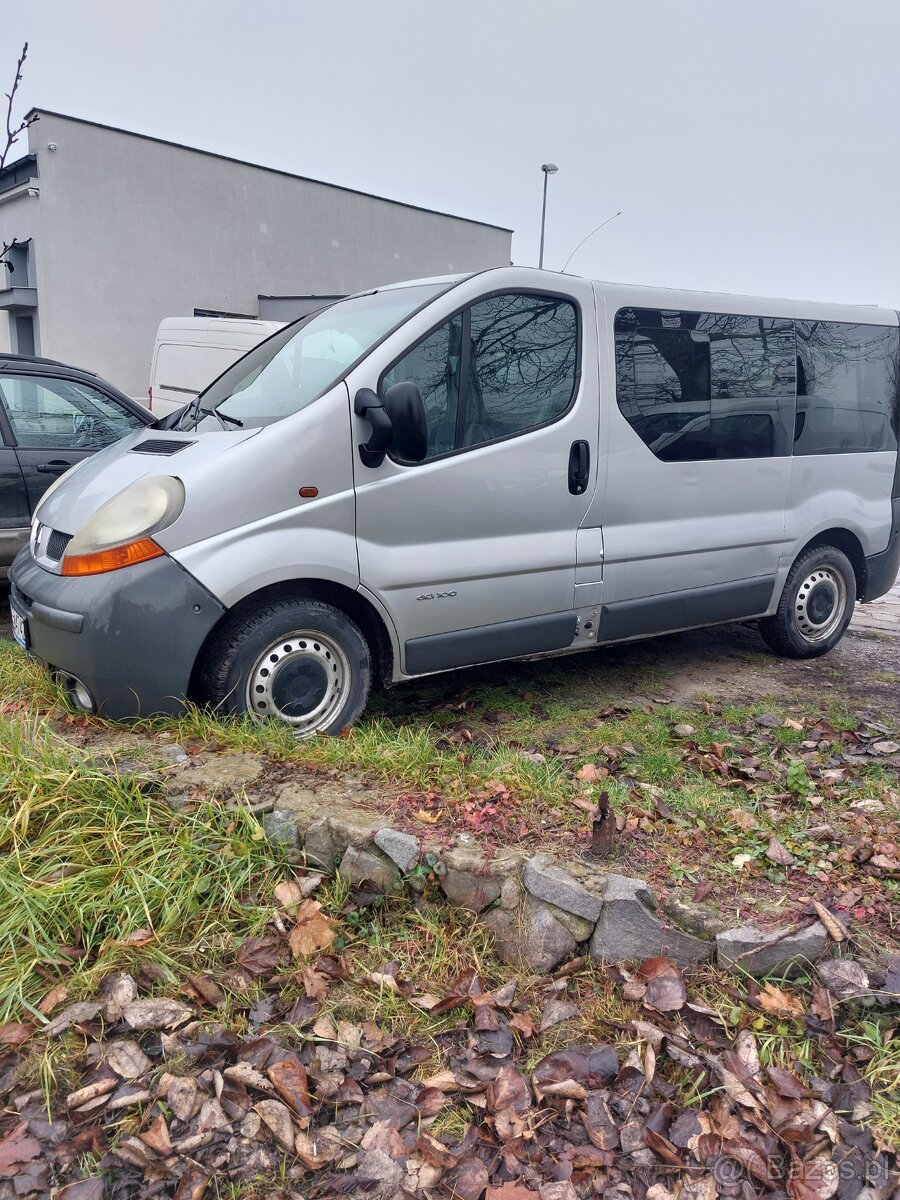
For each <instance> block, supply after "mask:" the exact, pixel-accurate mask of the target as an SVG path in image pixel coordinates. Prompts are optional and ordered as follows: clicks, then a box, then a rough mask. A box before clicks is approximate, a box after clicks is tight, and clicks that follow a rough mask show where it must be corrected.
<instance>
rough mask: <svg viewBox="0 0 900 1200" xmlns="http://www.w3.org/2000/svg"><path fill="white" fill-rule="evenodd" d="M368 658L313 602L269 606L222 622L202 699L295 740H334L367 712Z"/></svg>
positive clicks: (345, 626)
mask: <svg viewBox="0 0 900 1200" xmlns="http://www.w3.org/2000/svg"><path fill="white" fill-rule="evenodd" d="M371 685H372V657H371V654H370V653H369V647H368V645H367V643H366V640H365V638H364V637H363V635H362V633H361V632H360V630H359V628H358V626H357V625H356V624H355V623H354V622H353V621H351V620H350V618H349V617H348V616H347V615H346V614H345V613H343V612H341V611H340V609H338V608H335V607H333V606H332V605H331V604H325V603H323V602H322V601H319V600H312V599H309V600H288V599H286V600H271V601H269V602H267V603H264V604H261V605H259V607H257V608H253V609H251V610H249V611H246V612H243V613H240V614H239V615H238V616H236V617H234V618H232V619H228V620H226V622H225V624H224V625H223V627H222V629H221V630H220V632H219V633H218V634H217V636H216V637H215V639H214V641H213V643H212V644H211V645H210V647H209V650H208V652H207V655H206V659H205V662H204V665H203V670H202V674H201V687H202V689H203V694H204V696H205V698H206V699H207V700H208V701H209V703H210V704H212V705H214V706H215V707H216V708H218V709H219V710H220V711H221V712H225V713H229V714H231V715H234V716H249V717H250V718H251V719H252V720H254V721H257V722H263V721H283V722H284V723H285V724H286V725H288V726H290V728H291V729H292V730H293V732H294V733H295V735H296V736H297V737H307V736H309V735H311V734H315V733H329V734H339V733H340V732H341V731H342V730H343V729H345V728H346V727H347V726H348V725H351V724H352V723H353V722H354V721H355V720H356V718H357V717H358V716H359V715H360V713H361V712H362V711H363V709H364V708H365V706H366V700H367V699H368V696H369V689H370V687H371Z"/></svg>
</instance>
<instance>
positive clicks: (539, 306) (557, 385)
mask: <svg viewBox="0 0 900 1200" xmlns="http://www.w3.org/2000/svg"><path fill="white" fill-rule="evenodd" d="M577 378H578V316H577V313H576V310H575V305H574V304H573V303H572V302H571V301H569V300H564V299H562V298H561V297H559V296H552V295H549V294H538V293H523V292H504V293H502V294H500V295H497V296H489V297H487V298H485V299H484V300H479V301H478V302H477V303H476V304H473V305H472V306H471V308H468V309H466V310H465V311H464V312H462V313H459V314H457V316H455V317H453V318H452V319H451V320H450V321H448V322H446V324H444V325H441V326H440V328H438V329H435V330H433V332H432V333H430V334H429V335H428V336H427V337H426V338H424V339H423V340H422V341H421V342H419V343H418V345H416V346H414V347H413V348H412V349H411V350H409V351H408V352H407V353H406V354H405V355H404V356H403V357H402V358H401V359H399V360H398V361H397V362H396V363H394V365H393V366H392V367H391V368H390V369H389V370H388V371H387V372H386V373H385V374H384V375H383V376H382V379H381V394H382V395H384V393H385V391H386V390H387V389H388V388H389V387H391V386H392V385H393V384H395V383H414V384H415V385H416V386H417V387H418V389H419V392H420V394H421V396H422V402H423V404H424V406H425V415H426V419H427V424H428V454H427V458H429V459H430V458H437V457H439V456H440V455H443V454H449V453H452V452H453V451H456V450H463V449H469V448H472V447H474V446H480V445H483V444H484V443H485V442H493V441H497V440H498V439H500V438H506V437H510V436H511V435H513V434H517V433H524V432H526V431H527V430H529V429H533V428H535V427H536V426H538V425H544V424H547V423H548V422H550V421H553V420H555V419H556V418H557V417H559V416H561V415H562V414H563V413H564V412H565V411H566V409H567V408H568V407H569V405H570V404H571V402H572V397H573V396H574V394H575V386H576V382H577Z"/></svg>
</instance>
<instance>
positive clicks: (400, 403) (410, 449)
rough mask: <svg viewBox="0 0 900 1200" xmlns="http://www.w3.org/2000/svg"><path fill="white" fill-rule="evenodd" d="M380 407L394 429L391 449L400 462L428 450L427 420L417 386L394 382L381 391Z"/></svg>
mask: <svg viewBox="0 0 900 1200" xmlns="http://www.w3.org/2000/svg"><path fill="white" fill-rule="evenodd" d="M384 407H385V409H386V410H387V415H388V417H389V419H390V423H391V425H392V426H393V430H394V436H393V439H392V441H391V449H392V450H393V451H394V453H395V454H396V455H397V457H398V458H400V459H402V460H403V461H404V462H409V463H417V462H421V461H422V459H423V458H425V457H426V456H427V454H428V421H427V419H426V417H425V405H424V404H423V403H422V396H421V394H420V392H419V389H418V388H417V387H416V385H415V384H414V383H395V384H394V385H393V386H392V387H389V388H388V390H387V391H386V392H385V394H384Z"/></svg>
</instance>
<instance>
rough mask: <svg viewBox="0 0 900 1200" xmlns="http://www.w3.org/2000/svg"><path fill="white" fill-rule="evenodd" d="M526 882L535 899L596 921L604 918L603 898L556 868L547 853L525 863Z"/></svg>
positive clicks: (564, 871)
mask: <svg viewBox="0 0 900 1200" xmlns="http://www.w3.org/2000/svg"><path fill="white" fill-rule="evenodd" d="M524 883H525V887H526V888H527V889H528V891H529V892H531V894H532V896H537V898H538V899H539V900H546V901H547V903H548V904H553V905H555V907H556V908H561V909H563V911H564V912H568V913H573V914H574V915H575V916H576V917H584V919H585V920H587V921H592V922H593V921H596V920H597V918H598V917H599V916H600V909H601V908H602V907H603V901H602V900H601V899H600V897H599V896H596V895H594V893H593V892H589V891H588V890H587V888H586V887H583V886H582V885H581V884H580V883H579V882H578V881H577V879H574V878H573V877H572V876H571V875H570V874H569V872H568V871H566V870H564V869H563V868H562V867H558V866H555V865H554V864H553V863H551V862H550V860H549V859H548V858H547V857H546V856H545V855H543V854H536V855H535V856H534V858H531V859H529V860H528V862H527V863H526V864H525V877H524Z"/></svg>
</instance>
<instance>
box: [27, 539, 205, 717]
mask: <svg viewBox="0 0 900 1200" xmlns="http://www.w3.org/2000/svg"><path fill="white" fill-rule="evenodd" d="M9 578H10V582H11V585H12V587H11V601H12V603H13V605H14V606H15V607H16V608H17V609H18V610H19V611H20V612H21V613H23V614H24V615H25V616H27V618H28V636H29V649H30V650H31V652H32V653H33V654H34V655H35V656H36V657H37V658H39V659H41V660H42V661H43V662H44V663H46V664H47V666H48V667H49V668H50V669H52V670H56V671H60V672H62V673H63V674H65V675H72V676H75V677H76V678H77V679H80V680H81V681H82V682H83V683H84V684H85V685H86V686H87V688H88V689H89V691H90V692H91V695H92V696H93V699H94V702H95V704H96V709H97V712H98V713H99V714H100V715H101V716H104V717H108V718H110V719H111V720H114V721H118V720H124V719H128V718H133V717H148V716H153V715H154V714H157V713H169V714H174V713H178V712H181V711H182V710H183V708H184V702H185V698H186V696H187V691H188V685H189V683H190V679H191V673H192V671H193V669H194V664H195V663H196V661H197V656H198V654H199V652H200V648H201V647H202V645H203V642H204V640H205V639H206V636H207V634H208V633H209V631H210V630H211V629H212V627H213V626H214V625H215V624H216V622H217V621H218V620H219V618H220V617H221V616H222V614H223V612H224V611H225V610H224V608H223V607H222V605H221V604H219V602H218V601H217V600H216V599H215V598H214V597H213V596H211V595H210V593H209V592H207V591H206V589H205V588H203V587H201V585H200V584H199V583H198V582H197V581H196V579H194V578H193V576H192V575H189V574H188V573H187V572H186V571H184V570H183V569H182V568H181V567H180V566H179V565H178V564H177V563H176V562H175V560H174V559H172V558H170V557H169V556H168V555H164V556H163V557H161V558H154V559H151V560H150V561H149V562H144V563H139V564H138V565H136V566H133V567H125V568H124V569H123V570H121V571H110V572H108V573H107V574H104V575H88V576H84V577H80V578H79V577H71V578H70V577H66V576H63V575H54V574H52V573H51V572H49V571H45V570H44V569H43V567H39V566H38V564H37V563H36V562H35V561H34V558H33V557H32V554H31V550H30V549H29V548H28V547H27V546H26V547H25V548H24V549H23V550H22V551H21V552H20V553H19V554H18V555H17V556H16V559H15V561H14V563H13V565H12V566H11V567H10V570H9Z"/></svg>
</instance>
